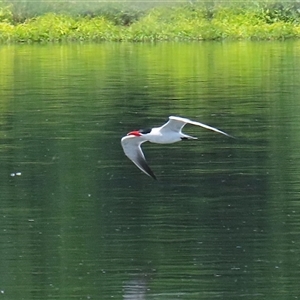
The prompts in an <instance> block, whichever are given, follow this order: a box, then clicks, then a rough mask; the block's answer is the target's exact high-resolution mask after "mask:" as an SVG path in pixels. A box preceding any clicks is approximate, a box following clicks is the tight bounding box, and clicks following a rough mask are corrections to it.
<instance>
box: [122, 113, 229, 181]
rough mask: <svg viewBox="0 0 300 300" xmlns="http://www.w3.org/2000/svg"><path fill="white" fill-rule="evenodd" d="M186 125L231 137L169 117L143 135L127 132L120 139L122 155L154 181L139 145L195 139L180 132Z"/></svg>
mask: <svg viewBox="0 0 300 300" xmlns="http://www.w3.org/2000/svg"><path fill="white" fill-rule="evenodd" d="M186 124H191V125H196V126H201V127H204V128H206V129H209V130H213V131H215V132H218V133H221V134H224V135H226V136H229V137H231V136H230V135H229V134H227V133H225V132H223V131H221V130H219V129H217V128H214V127H211V126H208V125H205V124H203V123H200V122H195V121H192V120H189V119H187V118H181V117H174V116H170V117H169V121H168V122H167V123H166V124H164V125H162V126H161V127H155V128H152V129H151V131H150V132H147V133H143V130H140V131H132V132H129V133H128V135H127V136H124V137H123V138H122V139H121V144H122V147H123V150H124V153H125V155H126V156H127V157H128V158H129V159H130V160H132V162H133V163H134V164H135V165H136V166H137V167H138V168H139V169H140V170H141V171H143V172H144V173H145V174H147V175H148V176H151V177H152V178H154V179H156V177H155V175H154V173H153V172H152V170H151V169H150V167H149V166H148V164H147V162H146V159H145V156H144V154H143V151H142V149H141V144H142V143H144V142H147V141H148V142H151V143H156V144H172V143H176V142H179V141H181V140H182V139H192V140H195V139H197V138H195V137H192V136H189V135H186V134H184V133H182V132H181V130H182V128H183V127H184V125H186Z"/></svg>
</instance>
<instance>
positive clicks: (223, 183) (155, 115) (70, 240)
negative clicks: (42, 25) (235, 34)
mask: <svg viewBox="0 0 300 300" xmlns="http://www.w3.org/2000/svg"><path fill="white" fill-rule="evenodd" d="M0 66H1V67H0V105H1V106H0V111H1V114H0V165H1V171H0V180H1V193H0V203H1V214H0V241H1V243H0V255H1V259H0V270H1V275H0V297H1V298H3V299H15V300H19V299H26V300H27V299H28V300H29V299H112V298H114V299H131V300H135V299H156V300H165V299H167V300H168V299H172V300H173V299H193V300H196V299H228V300H229V299H230V300H232V299H241V298H243V299H253V298H255V299H270V300H271V299H272V300H273V299H298V297H299V295H300V294H299V280H300V273H299V268H300V244H299V234H300V221H299V220H300V205H299V193H300V186H299V179H300V169H299V166H300V152H299V147H300V135H299V132H300V103H299V99H300V43H299V42H294V41H291V42H282V43H281V42H276V43H275V42H264V43H255V42H253V43H251V42H248V43H243V42H241V43H188V44H180V43H174V44H172V43H161V44H113V43H111V44H109V43H108V44H90V45H78V44H70V45H44V46H43V45H19V46H2V47H1V48H0ZM169 115H179V116H184V117H189V118H191V119H193V120H197V121H200V122H203V123H207V124H209V125H212V126H215V127H218V128H220V129H221V130H224V131H226V132H228V133H230V134H232V135H234V136H235V137H237V139H235V140H234V139H229V138H227V137H224V136H222V135H218V134H216V133H213V132H209V131H205V130H204V129H201V128H194V127H193V126H189V127H188V126H187V127H185V132H186V133H188V134H191V135H193V136H198V137H199V139H200V141H195V142H181V143H176V144H172V145H155V144H149V143H145V144H144V145H143V150H144V152H145V155H146V157H147V160H148V162H149V164H150V166H151V168H152V169H153V171H154V172H155V174H156V175H157V178H158V181H154V180H152V179H151V178H149V177H147V176H146V175H145V174H143V173H141V172H140V171H139V170H138V169H137V168H136V167H135V166H134V165H133V164H132V163H131V162H130V161H129V160H128V159H127V158H126V157H125V155H124V154H123V151H122V148H121V146H120V139H121V137H122V136H124V135H125V134H126V133H127V132H129V131H131V130H133V129H139V128H147V127H151V126H159V125H161V124H163V123H164V122H165V121H166V119H167V117H168V116H169Z"/></svg>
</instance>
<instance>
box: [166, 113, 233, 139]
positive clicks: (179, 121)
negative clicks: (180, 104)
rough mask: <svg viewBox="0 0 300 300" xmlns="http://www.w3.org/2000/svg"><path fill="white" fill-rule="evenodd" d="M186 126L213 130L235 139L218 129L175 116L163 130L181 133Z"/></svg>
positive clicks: (171, 117) (170, 118)
mask: <svg viewBox="0 0 300 300" xmlns="http://www.w3.org/2000/svg"><path fill="white" fill-rule="evenodd" d="M185 124H191V125H196V126H201V127H203V128H205V129H209V130H212V131H215V132H218V133H221V134H224V135H226V136H228V137H231V138H233V136H231V135H230V134H228V133H226V132H224V131H221V130H219V129H217V128H214V127H211V126H208V125H206V124H203V123H200V122H196V121H192V120H190V119H187V118H181V117H175V116H170V117H169V121H168V122H167V123H166V124H165V125H163V126H162V129H163V130H171V131H179V132H180V131H181V130H182V127H183V126H184V125H185Z"/></svg>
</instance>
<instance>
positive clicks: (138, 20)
mask: <svg viewBox="0 0 300 300" xmlns="http://www.w3.org/2000/svg"><path fill="white" fill-rule="evenodd" d="M0 1H1V0H0ZM1 3H2V4H1ZM298 6H299V7H298ZM298 6H297V5H296V4H290V3H287V4H282V3H275V2H274V3H269V2H268V3H260V4H257V3H256V2H253V3H252V2H247V3H246V4H243V5H239V6H237V5H228V4H226V5H225V4H222V3H217V4H216V3H214V2H212V4H210V5H207V4H206V5H203V4H200V3H194V4H191V3H189V4H186V3H185V4H180V5H175V6H172V7H166V6H159V7H152V8H147V9H143V10H138V9H136V8H130V9H127V10H126V9H125V10H124V8H123V7H122V8H119V9H118V8H116V7H102V8H98V9H94V10H83V11H82V12H81V13H74V12H71V11H69V13H66V12H65V11H68V9H67V8H65V9H62V8H61V10H62V12H59V11H58V10H57V9H52V12H51V9H50V11H49V9H48V10H44V11H43V13H40V14H38V13H36V12H35V13H32V14H30V13H29V12H28V11H26V10H24V12H23V14H22V12H21V11H20V10H17V9H16V7H15V6H14V5H13V4H8V3H6V4H4V3H3V2H0V41H1V42H2V43H9V42H11V43H34V42H38V43H45V42H63V41H134V42H144V41H145V42H146V41H199V40H223V39H230V40H237V39H257V40H276V39H287V38H299V37H300V4H298Z"/></svg>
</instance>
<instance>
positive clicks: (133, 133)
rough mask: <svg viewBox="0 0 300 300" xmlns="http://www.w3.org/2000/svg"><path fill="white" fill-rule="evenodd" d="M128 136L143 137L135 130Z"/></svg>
mask: <svg viewBox="0 0 300 300" xmlns="http://www.w3.org/2000/svg"><path fill="white" fill-rule="evenodd" d="M127 135H134V136H141V133H140V132H139V131H137V130H135V131H130V132H129V133H127Z"/></svg>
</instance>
